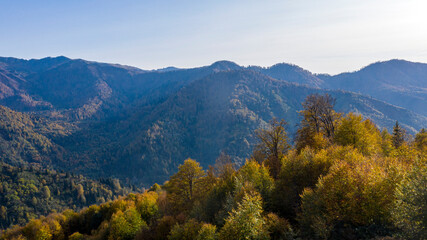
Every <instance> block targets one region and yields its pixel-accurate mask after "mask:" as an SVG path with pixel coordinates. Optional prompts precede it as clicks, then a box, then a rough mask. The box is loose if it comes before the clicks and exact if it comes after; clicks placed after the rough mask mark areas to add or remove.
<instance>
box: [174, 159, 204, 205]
mask: <svg viewBox="0 0 427 240" xmlns="http://www.w3.org/2000/svg"><path fill="white" fill-rule="evenodd" d="M178 169H179V170H178V172H177V173H176V174H174V175H173V176H172V177H171V180H170V181H169V191H170V195H169V196H170V200H172V202H173V203H174V204H175V206H176V207H177V208H178V210H185V209H188V208H189V206H191V204H192V203H193V202H194V200H195V199H196V198H198V197H200V196H201V194H202V193H203V192H204V191H205V189H204V188H203V187H205V186H203V177H204V176H205V171H203V169H202V167H201V166H200V164H199V163H198V162H196V161H195V160H193V159H191V158H189V159H187V160H185V161H184V164H182V165H181V166H179V167H178Z"/></svg>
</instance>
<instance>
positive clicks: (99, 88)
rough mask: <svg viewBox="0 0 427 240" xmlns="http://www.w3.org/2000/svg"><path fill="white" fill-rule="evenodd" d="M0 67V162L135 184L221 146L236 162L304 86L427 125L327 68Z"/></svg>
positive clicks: (380, 121)
mask: <svg viewBox="0 0 427 240" xmlns="http://www.w3.org/2000/svg"><path fill="white" fill-rule="evenodd" d="M0 70H1V71H2V73H4V76H7V77H2V78H0V83H1V84H3V85H1V86H3V87H2V88H0V96H2V97H1V98H0V104H2V105H5V106H8V107H10V108H11V109H12V110H10V109H7V108H1V109H2V119H1V123H0V124H1V125H0V126H2V135H1V136H2V138H1V139H0V140H1V141H0V146H1V150H2V151H3V152H4V154H2V158H3V159H2V160H3V161H5V162H8V163H10V164H18V163H23V162H39V163H41V164H44V165H46V166H47V165H49V166H52V167H54V168H60V169H64V170H70V171H75V172H79V173H84V174H85V175H86V176H91V177H95V178H97V177H104V176H113V177H118V178H121V179H129V180H130V181H132V182H134V183H138V184H143V185H144V186H147V185H148V184H151V183H153V182H155V181H157V182H162V181H164V180H166V179H167V178H168V177H169V176H170V175H171V174H173V172H174V169H176V167H177V166H178V164H179V163H180V162H181V161H182V160H183V159H185V158H187V157H192V158H195V159H197V160H198V161H200V162H201V164H202V165H203V166H204V167H207V166H208V165H210V164H213V161H214V160H215V159H216V157H217V156H218V155H219V154H220V152H227V153H228V154H229V155H231V156H232V157H233V159H234V161H235V162H236V163H237V164H242V163H243V162H244V159H245V158H247V157H248V156H249V154H250V152H251V150H252V147H253V144H254V136H253V134H252V133H253V130H255V129H257V128H260V127H264V126H265V125H266V123H267V122H269V121H270V119H272V118H273V117H276V118H279V119H281V118H283V119H285V120H286V121H287V122H288V125H287V131H288V132H289V135H290V137H291V138H293V137H294V133H295V131H296V128H297V124H298V123H299V120H300V119H299V114H298V111H300V110H301V102H303V101H304V99H305V97H306V96H307V95H309V94H313V93H329V94H331V95H332V96H333V97H335V98H336V102H337V104H336V110H338V111H343V112H350V111H352V112H356V113H360V114H363V116H364V117H366V118H371V119H372V120H373V121H374V122H375V123H376V124H377V125H378V127H380V128H383V127H385V128H388V129H389V130H391V128H392V127H393V124H394V123H395V121H396V120H398V121H399V122H400V123H401V124H402V126H404V127H405V128H406V129H407V131H408V132H409V133H415V132H417V131H419V129H421V128H422V127H425V126H426V123H427V119H426V117H425V116H422V115H420V114H417V113H414V112H411V111H408V110H407V109H405V108H401V107H396V106H394V105H391V104H388V103H386V102H382V101H379V100H376V99H374V98H372V97H367V96H366V95H362V94H357V93H352V92H345V91H341V90H325V89H322V87H323V86H325V84H327V82H331V80H328V79H326V78H327V76H315V75H313V74H311V73H310V72H309V71H306V70H304V69H301V68H299V67H298V66H294V65H289V64H277V65H275V66H273V67H270V68H260V67H254V66H253V67H248V68H244V67H241V66H239V65H237V64H235V63H233V62H229V61H219V62H216V63H214V64H212V65H210V66H205V67H199V68H192V69H175V68H170V69H167V70H160V71H144V70H141V69H137V68H133V67H129V66H122V65H117V64H106V63H97V62H90V61H85V60H79V59H77V60H72V59H68V58H65V57H58V58H46V59H40V60H20V59H14V58H0ZM267 75H270V76H267ZM421 75H422V73H421V72H420V73H419V74H418V75H417V76H421ZM2 76H3V75H2ZM331 78H332V77H331ZM322 79H323V80H322ZM417 86H421V85H417ZM337 88H339V87H337Z"/></svg>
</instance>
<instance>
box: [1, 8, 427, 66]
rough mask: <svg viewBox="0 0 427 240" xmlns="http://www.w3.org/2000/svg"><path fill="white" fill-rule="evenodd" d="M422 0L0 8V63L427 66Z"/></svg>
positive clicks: (425, 16)
mask: <svg viewBox="0 0 427 240" xmlns="http://www.w3.org/2000/svg"><path fill="white" fill-rule="evenodd" d="M426 11H427V1H425V0H278V1H275V0H274V1H273V0H264V1H259V0H258V1H252V0H215V1H206V0H198V1H194V0H193V1H189V0H180V1H173V0H153V1H145V0H139V1H135V0H134V1H131V0H121V1H109V0H103V1H101V0H73V1H57V0H40V1H34V0H18V1H9V0H0V56H4V57H17V58H25V59H31V58H43V57H48V56H52V57H53V56H61V55H63V56H67V57H70V58H82V59H86V60H92V61H99V62H108V63H119V64H124V65H130V66H135V67H139V68H142V69H157V68H163V67H168V66H175V67H180V68H190V67H197V66H204V65H209V64H211V63H213V62H215V61H218V60H230V61H233V62H236V63H237V64H239V65H243V66H248V65H259V66H270V65H273V64H275V63H280V62H286V63H292V64H296V65H298V66H301V67H303V68H305V69H308V70H310V71H312V72H314V73H330V74H336V73H340V72H346V71H355V70H358V69H360V68H362V67H363V66H366V65H368V64H369V63H372V62H376V61H384V60H389V59H396V58H398V59H406V60H409V61H416V62H426V63H427V14H426Z"/></svg>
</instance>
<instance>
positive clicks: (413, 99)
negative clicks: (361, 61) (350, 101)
mask: <svg viewBox="0 0 427 240" xmlns="http://www.w3.org/2000/svg"><path fill="white" fill-rule="evenodd" d="M318 77H319V78H320V79H322V80H323V84H322V87H323V88H331V89H343V90H347V91H352V92H358V93H362V94H365V95H369V96H372V97H374V98H376V99H380V100H383V101H386V102H388V103H391V104H394V105H397V106H400V107H404V108H406V109H409V110H412V111H414V112H416V113H419V114H422V115H424V116H426V115H427V107H426V102H427V64H425V63H414V62H408V61H404V60H390V61H386V62H377V63H373V64H371V65H369V66H367V67H364V68H362V69H361V70H359V71H356V72H350V73H342V74H338V75H335V76H329V75H318Z"/></svg>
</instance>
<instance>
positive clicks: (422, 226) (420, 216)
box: [393, 164, 427, 239]
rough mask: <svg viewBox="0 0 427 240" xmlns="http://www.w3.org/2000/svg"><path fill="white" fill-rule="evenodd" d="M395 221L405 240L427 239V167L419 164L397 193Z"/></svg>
mask: <svg viewBox="0 0 427 240" xmlns="http://www.w3.org/2000/svg"><path fill="white" fill-rule="evenodd" d="M393 213H394V216H393V217H394V221H395V223H396V225H397V226H398V227H399V228H400V229H402V230H403V237H404V238H405V239H427V165H426V164H419V165H418V166H416V167H414V169H413V170H412V171H411V172H410V173H409V174H408V176H407V177H406V178H405V180H404V181H402V183H401V184H400V185H399V187H398V190H397V191H396V202H395V208H394V212H393Z"/></svg>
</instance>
